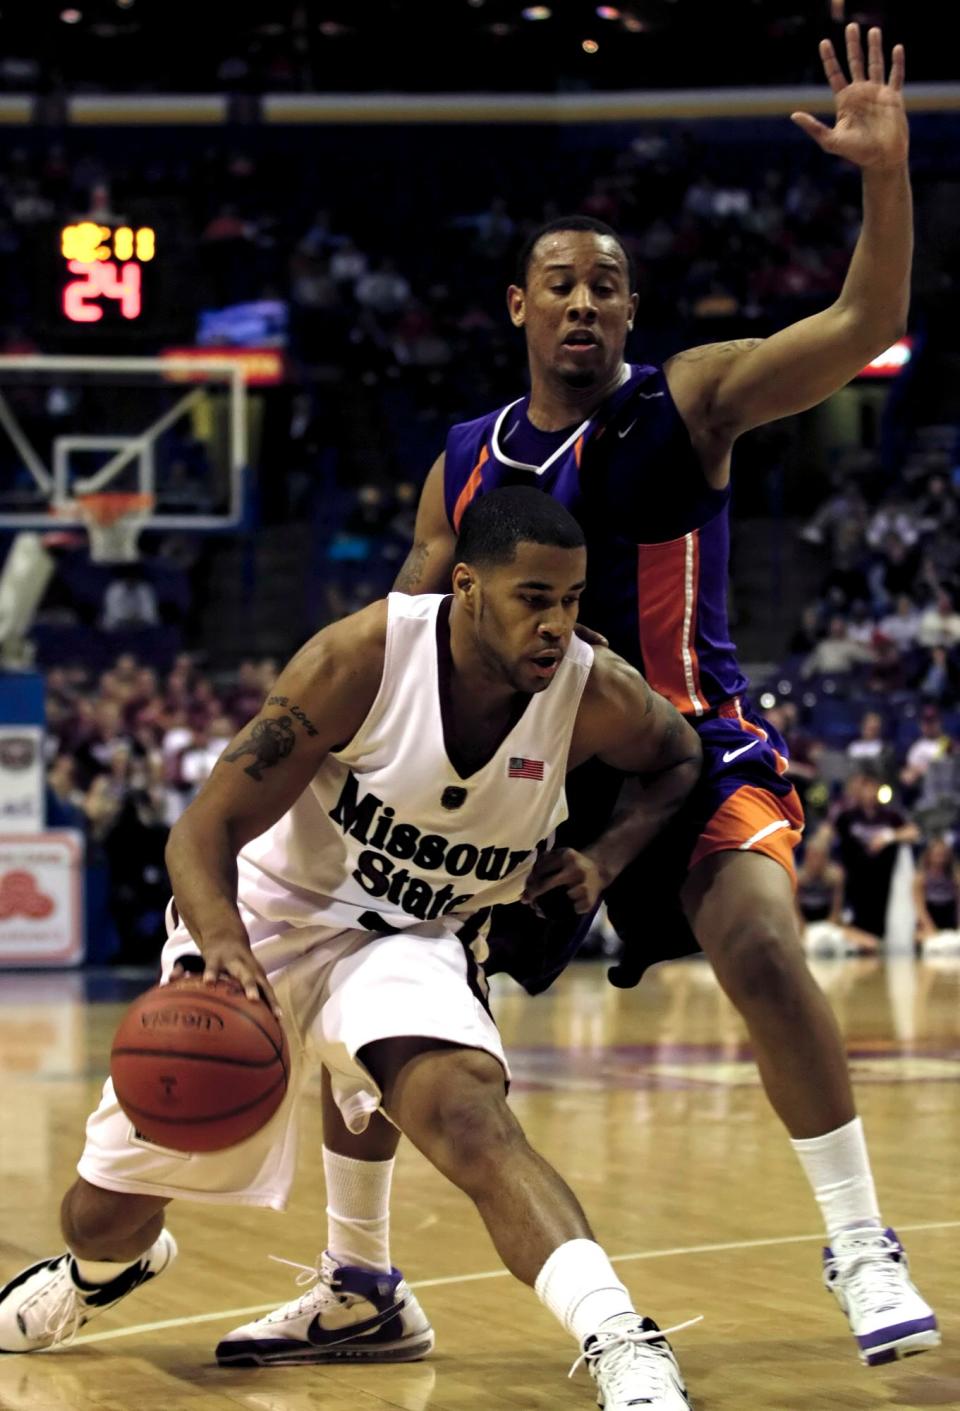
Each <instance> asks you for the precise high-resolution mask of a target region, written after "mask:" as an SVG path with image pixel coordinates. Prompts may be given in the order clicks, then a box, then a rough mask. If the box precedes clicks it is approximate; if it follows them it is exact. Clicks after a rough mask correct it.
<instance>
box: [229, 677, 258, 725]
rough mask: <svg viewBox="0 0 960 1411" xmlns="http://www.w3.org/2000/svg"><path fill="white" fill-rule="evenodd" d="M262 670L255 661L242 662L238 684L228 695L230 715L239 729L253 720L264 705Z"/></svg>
mask: <svg viewBox="0 0 960 1411" xmlns="http://www.w3.org/2000/svg"><path fill="white" fill-rule="evenodd" d="M263 694H264V693H263V687H262V686H261V685H260V668H259V667H258V666H257V663H256V662H255V661H242V662H241V663H240V665H239V667H238V668H237V679H236V684H235V686H234V687H233V688H232V690H230V691H228V693H227V695H226V706H227V710H228V712H229V714H230V715H231V716H232V718H233V719H234V720H235V721H236V725H237V728H238V729H239V727H240V726H241V725H244V724H246V722H247V721H248V720H251V719H252V718H253V717H254V716H255V715H256V713H257V711H258V710H259V709H260V706H261V704H262V703H263Z"/></svg>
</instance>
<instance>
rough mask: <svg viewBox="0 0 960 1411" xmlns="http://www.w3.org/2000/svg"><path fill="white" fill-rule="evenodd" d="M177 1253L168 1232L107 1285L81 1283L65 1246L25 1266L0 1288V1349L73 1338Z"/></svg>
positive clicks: (58, 1343) (32, 1348) (55, 1343)
mask: <svg viewBox="0 0 960 1411" xmlns="http://www.w3.org/2000/svg"><path fill="white" fill-rule="evenodd" d="M176 1257H177V1242H176V1240H175V1239H174V1238H173V1235H171V1233H170V1231H169V1230H161V1232H160V1235H159V1237H158V1238H157V1239H156V1240H155V1242H154V1243H153V1244H152V1245H151V1246H150V1248H149V1249H148V1250H147V1251H146V1253H145V1254H142V1255H141V1256H140V1258H139V1259H138V1260H137V1262H136V1264H131V1265H130V1267H129V1269H124V1271H123V1273H122V1274H118V1275H117V1277H116V1278H115V1279H111V1280H110V1282H109V1283H108V1284H90V1285H87V1284H81V1283H80V1282H79V1280H78V1275H77V1266H76V1263H75V1261H74V1258H73V1255H72V1254H71V1253H70V1252H69V1250H68V1251H67V1252H66V1253H65V1254H59V1255H57V1257H56V1258H55V1259H45V1260H43V1261H42V1262H41V1263H40V1264H31V1265H30V1267H29V1269H23V1270H22V1271H21V1272H20V1273H19V1274H17V1276H16V1278H14V1279H11V1280H10V1282H9V1283H8V1284H7V1286H6V1287H5V1288H3V1289H0V1352H37V1351H38V1350H39V1349H40V1348H42V1347H58V1346H62V1345H63V1344H65V1343H69V1342H72V1341H73V1339H74V1338H75V1337H76V1335H77V1333H78V1332H79V1330H80V1329H81V1328H82V1327H83V1326H84V1324H85V1323H89V1321H90V1319H91V1318H95V1317H96V1316H97V1314H98V1313H105V1312H106V1311H107V1309H108V1308H113V1306H114V1304H117V1303H119V1302H120V1300H121V1298H126V1296H127V1294H128V1293H133V1291H134V1289H137V1288H139V1287H140V1285H141V1284H145V1283H148V1282H149V1281H150V1280H151V1279H155V1278H156V1277H157V1276H158V1275H159V1274H162V1273H163V1271H164V1270H165V1269H168V1268H169V1267H170V1265H171V1264H172V1263H173V1261H174V1259H176Z"/></svg>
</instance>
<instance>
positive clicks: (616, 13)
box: [597, 5, 621, 20]
mask: <svg viewBox="0 0 960 1411" xmlns="http://www.w3.org/2000/svg"><path fill="white" fill-rule="evenodd" d="M620 15H621V11H620V10H618V9H617V7H616V5H598V6H597V18H598V19H600V20H618V19H619V18H620Z"/></svg>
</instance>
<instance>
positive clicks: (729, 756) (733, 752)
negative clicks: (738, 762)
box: [723, 739, 760, 764]
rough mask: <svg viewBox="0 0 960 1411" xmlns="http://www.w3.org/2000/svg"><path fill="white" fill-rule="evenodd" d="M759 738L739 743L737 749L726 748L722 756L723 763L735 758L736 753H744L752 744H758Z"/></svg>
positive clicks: (751, 747)
mask: <svg viewBox="0 0 960 1411" xmlns="http://www.w3.org/2000/svg"><path fill="white" fill-rule="evenodd" d="M759 744H760V740H759V739H756V740H751V741H750V743H749V744H748V745H741V746H740V748H739V749H738V750H727V751H726V753H725V754H724V756H723V762H724V764H729V763H730V761H731V760H732V759H736V757H737V755H738V754H746V752H747V750H752V749H753V747H754V745H759Z"/></svg>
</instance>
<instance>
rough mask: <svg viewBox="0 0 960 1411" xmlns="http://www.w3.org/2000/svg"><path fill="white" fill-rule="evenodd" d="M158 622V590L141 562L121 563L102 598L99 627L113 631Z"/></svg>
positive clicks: (152, 624) (155, 624) (153, 625)
mask: <svg viewBox="0 0 960 1411" xmlns="http://www.w3.org/2000/svg"><path fill="white" fill-rule="evenodd" d="M159 622H160V605H159V603H158V601H157V592H156V589H155V588H154V586H153V584H152V583H148V582H147V581H146V579H145V578H144V577H143V574H142V571H141V569H140V566H139V564H134V563H129V564H123V565H121V566H119V567H118V568H117V572H116V576H115V577H114V579H113V581H112V582H111V583H110V584H109V585H108V586H107V591H106V593H105V594H104V597H103V613H102V615H101V617H100V626H101V627H102V628H103V630H104V631H105V632H114V631H125V630H129V629H130V628H138V627H156V626H158V624H159Z"/></svg>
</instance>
